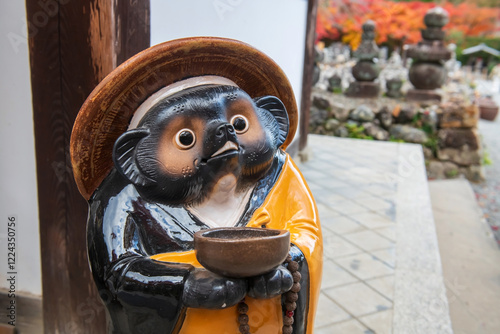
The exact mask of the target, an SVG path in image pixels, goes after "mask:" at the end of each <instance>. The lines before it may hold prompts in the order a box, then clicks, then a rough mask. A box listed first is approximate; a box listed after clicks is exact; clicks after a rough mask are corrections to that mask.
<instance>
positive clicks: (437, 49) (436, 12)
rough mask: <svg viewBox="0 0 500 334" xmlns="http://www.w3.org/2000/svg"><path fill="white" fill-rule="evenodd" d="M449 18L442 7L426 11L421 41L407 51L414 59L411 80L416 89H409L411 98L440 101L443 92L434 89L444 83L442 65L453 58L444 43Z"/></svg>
mask: <svg viewBox="0 0 500 334" xmlns="http://www.w3.org/2000/svg"><path fill="white" fill-rule="evenodd" d="M448 21H449V16H448V12H446V11H445V10H444V9H443V8H441V7H434V8H432V9H430V10H429V11H427V13H426V14H425V17H424V23H425V25H426V28H425V29H423V30H422V41H420V42H418V44H417V45H414V46H412V47H411V48H410V49H409V50H408V57H410V58H412V59H413V63H412V65H411V67H410V72H409V79H410V82H411V83H412V84H413V86H415V88H416V89H410V90H408V93H407V95H406V98H407V99H408V100H417V101H425V100H438V101H441V95H440V94H439V93H437V92H436V91H435V89H438V88H440V87H441V86H442V85H443V84H444V82H445V80H446V69H445V67H444V66H443V65H444V63H445V61H446V60H448V59H450V58H451V51H450V50H448V49H447V48H446V47H445V45H444V43H443V40H444V36H445V32H444V31H443V26H445V25H446V24H447V23H448Z"/></svg>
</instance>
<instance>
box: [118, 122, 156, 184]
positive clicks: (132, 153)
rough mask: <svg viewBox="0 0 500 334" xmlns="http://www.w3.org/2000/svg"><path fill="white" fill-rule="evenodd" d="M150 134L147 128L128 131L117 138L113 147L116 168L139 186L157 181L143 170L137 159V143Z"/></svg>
mask: <svg viewBox="0 0 500 334" xmlns="http://www.w3.org/2000/svg"><path fill="white" fill-rule="evenodd" d="M148 135H149V130H147V129H133V130H130V131H127V132H125V133H123V134H122V135H121V136H120V137H119V138H118V139H117V140H116V142H115V146H114V148H113V162H114V163H115V166H116V169H117V170H118V172H120V174H122V175H123V176H124V177H125V178H127V179H128V180H129V181H130V182H132V183H133V184H134V185H137V186H150V185H153V184H155V183H156V182H155V181H154V180H152V179H151V178H149V177H148V176H146V175H145V174H144V173H143V172H142V171H141V169H140V167H139V165H138V164H137V160H136V149H137V144H139V142H140V141H141V139H143V138H145V137H146V136H148Z"/></svg>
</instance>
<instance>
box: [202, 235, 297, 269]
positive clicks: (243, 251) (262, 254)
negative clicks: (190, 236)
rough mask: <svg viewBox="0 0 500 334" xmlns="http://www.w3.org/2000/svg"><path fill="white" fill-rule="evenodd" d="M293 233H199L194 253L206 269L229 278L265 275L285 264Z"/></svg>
mask: <svg viewBox="0 0 500 334" xmlns="http://www.w3.org/2000/svg"><path fill="white" fill-rule="evenodd" d="M289 248H290V232H288V231H285V230H275V229H268V228H251V227H227V228H213V229H208V230H202V231H198V232H196V233H195V235H194V249H195V251H196V258H197V259H198V262H200V264H201V265H202V266H203V267H205V268H206V269H208V270H210V271H211V272H214V273H216V274H219V275H222V276H227V277H237V278H241V277H251V276H257V275H262V274H265V273H267V272H269V271H271V270H273V269H274V268H276V267H278V266H279V265H280V264H281V263H283V262H284V261H285V259H286V257H287V255H288V251H289Z"/></svg>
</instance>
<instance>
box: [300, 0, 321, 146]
mask: <svg viewBox="0 0 500 334" xmlns="http://www.w3.org/2000/svg"><path fill="white" fill-rule="evenodd" d="M317 12H318V0H309V1H308V4H307V30H306V42H305V45H306V47H305V53H304V71H303V74H302V97H301V102H300V128H299V134H300V137H299V151H302V150H304V149H305V148H306V146H307V134H308V133H309V113H310V109H311V89H312V79H313V71H314V42H315V39H316V15H317Z"/></svg>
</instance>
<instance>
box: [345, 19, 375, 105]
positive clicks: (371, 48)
mask: <svg viewBox="0 0 500 334" xmlns="http://www.w3.org/2000/svg"><path fill="white" fill-rule="evenodd" d="M374 39H375V22H373V21H371V20H369V21H366V22H365V23H364V24H363V35H362V36H361V44H360V46H359V48H358V49H357V50H356V51H355V52H354V57H355V58H357V59H358V62H357V63H356V65H354V66H353V68H352V75H353V76H354V78H355V79H356V81H354V82H352V83H351V84H350V85H349V88H348V89H347V90H346V92H345V95H347V96H351V97H377V96H378V95H379V93H380V85H379V84H378V83H375V82H374V80H375V79H376V78H377V77H378V75H379V73H380V68H379V66H378V65H377V64H376V63H375V61H374V59H375V58H376V57H377V56H378V51H379V50H378V47H377V45H376V44H375V41H374Z"/></svg>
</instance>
